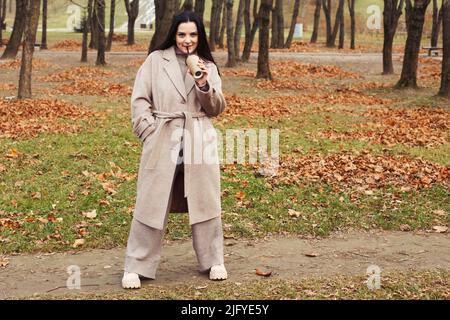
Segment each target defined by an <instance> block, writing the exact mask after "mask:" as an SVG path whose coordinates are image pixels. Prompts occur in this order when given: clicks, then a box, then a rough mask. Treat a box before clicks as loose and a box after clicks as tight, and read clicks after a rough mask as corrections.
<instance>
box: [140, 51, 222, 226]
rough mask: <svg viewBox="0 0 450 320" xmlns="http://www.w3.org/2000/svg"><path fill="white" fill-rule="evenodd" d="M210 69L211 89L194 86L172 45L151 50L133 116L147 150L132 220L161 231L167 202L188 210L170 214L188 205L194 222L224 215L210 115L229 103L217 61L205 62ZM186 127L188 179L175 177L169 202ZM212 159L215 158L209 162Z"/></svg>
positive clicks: (141, 165) (142, 158) (186, 169)
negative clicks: (205, 154) (223, 89)
mask: <svg viewBox="0 0 450 320" xmlns="http://www.w3.org/2000/svg"><path fill="white" fill-rule="evenodd" d="M206 67H207V68H208V70H209V76H208V84H209V87H210V88H209V91H207V92H203V91H201V90H200V89H199V88H198V87H197V86H196V85H195V81H194V79H193V77H192V76H191V75H190V74H189V73H188V74H187V75H186V79H185V81H183V77H182V74H181V69H180V66H179V63H178V60H177V58H176V55H175V49H174V47H171V48H169V49H166V50H159V51H154V52H152V53H151V54H150V55H149V56H148V57H147V58H146V60H145V62H144V63H143V64H142V66H141V67H140V68H139V70H138V72H137V75H136V79H135V83H134V87H133V93H132V96H131V120H132V124H133V132H134V133H135V134H136V136H137V137H138V138H139V139H140V140H141V141H142V142H143V149H142V154H141V160H140V164H139V173H138V181H137V199H136V206H135V210H134V218H135V219H137V220H138V221H140V222H142V223H144V224H146V225H148V226H150V227H153V228H156V229H160V230H162V229H163V224H164V217H165V214H166V210H167V206H168V205H170V206H171V208H176V207H178V208H180V207H181V208H183V207H185V210H177V209H172V210H171V212H180V211H181V212H186V211H187V210H186V209H187V208H188V211H189V223H190V224H194V223H198V222H202V221H206V220H209V219H212V218H215V217H217V216H220V214H221V203H220V167H219V159H218V154H217V134H216V132H215V129H214V127H213V125H212V123H211V120H210V117H214V116H217V115H219V114H220V113H221V112H223V111H224V109H225V107H226V102H225V99H224V97H223V93H222V82H221V79H220V76H219V74H218V70H217V67H216V65H215V64H214V63H207V64H206ZM183 128H185V129H186V132H185V137H184V139H183V140H184V141H185V142H186V144H185V145H184V179H183V177H182V178H181V179H179V176H178V177H177V179H176V181H175V185H174V194H173V198H172V199H173V200H172V203H171V204H169V203H168V202H169V199H170V191H171V187H172V182H173V181H174V173H175V167H176V157H175V159H174V155H175V154H176V155H178V151H179V149H180V146H181V138H182V135H183V133H182V129H183ZM193 131H195V133H194V132H193ZM198 133H200V134H198ZM186 134H187V136H190V137H191V139H188V138H187V137H186ZM188 141H191V143H188ZM205 146H208V147H207V149H205ZM202 150H207V153H208V159H209V160H208V161H200V162H199V161H198V159H199V156H198V155H199V153H197V152H200V158H202V157H201V155H202ZM203 152H205V151H203ZM211 157H212V158H213V159H214V160H215V161H211ZM189 159H191V160H189ZM195 159H197V160H195ZM183 180H184V181H183ZM184 196H186V198H187V206H184V205H183V204H182V203H181V202H182V201H186V198H185V197H184Z"/></svg>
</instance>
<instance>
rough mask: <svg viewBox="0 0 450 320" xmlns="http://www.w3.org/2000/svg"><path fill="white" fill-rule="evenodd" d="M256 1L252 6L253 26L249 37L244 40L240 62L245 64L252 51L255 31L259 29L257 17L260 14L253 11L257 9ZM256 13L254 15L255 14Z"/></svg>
mask: <svg viewBox="0 0 450 320" xmlns="http://www.w3.org/2000/svg"><path fill="white" fill-rule="evenodd" d="M257 5H258V1H257V0H255V2H254V6H253V25H252V30H251V31H250V36H249V37H248V38H247V37H246V38H245V44H244V51H243V52H242V62H247V61H248V60H249V59H250V53H251V51H252V46H253V41H254V39H255V35H256V31H257V30H258V28H259V22H260V19H259V15H260V12H256V11H255V7H256V9H257ZM255 12H256V13H255Z"/></svg>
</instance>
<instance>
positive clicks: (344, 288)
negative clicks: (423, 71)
mask: <svg viewBox="0 0 450 320" xmlns="http://www.w3.org/2000/svg"><path fill="white" fill-rule="evenodd" d="M449 276H450V272H449V271H447V270H433V271H415V272H412V271H405V272H389V273H387V274H384V273H382V274H381V278H380V285H381V286H380V288H379V289H374V290H371V289H369V288H368V286H367V280H368V278H367V277H366V276H329V277H317V276H314V277H308V278H304V277H302V278H300V279H298V280H286V279H280V278H268V279H265V278H260V279H252V280H246V281H244V282H240V283H237V282H231V281H225V282H221V283H213V282H208V283H204V282H200V281H199V282H198V283H194V284H177V285H169V286H168V285H164V286H157V285H145V286H143V288H142V289H140V290H134V291H120V292H102V293H83V294H79V293H78V294H76V293H74V294H70V295H69V294H66V295H60V296H52V295H40V296H33V297H30V298H31V299H50V300H51V299H58V300H72V299H76V300H78V299H88V300H90V299H95V300H97V299H100V300H116V299H119V300H122V299H127V300H128V299H131V300H137V299H139V300H140V299H142V300H169V299H177V300H185V299H188V300H191V299H195V300H215V299H219V300H222V299H226V300H235V299H248V300H253V299H255V300H279V299H300V300H318V299H319V300H322V299H326V300H329V299H331V300H335V299H337V300H360V299H364V300H365V299H370V300H373V299H399V300H404V299H406V300H416V299H421V300H429V299H432V300H435V299H444V300H446V299H449V298H450V296H449V292H448V286H449V281H448V279H449ZM255 277H256V276H255Z"/></svg>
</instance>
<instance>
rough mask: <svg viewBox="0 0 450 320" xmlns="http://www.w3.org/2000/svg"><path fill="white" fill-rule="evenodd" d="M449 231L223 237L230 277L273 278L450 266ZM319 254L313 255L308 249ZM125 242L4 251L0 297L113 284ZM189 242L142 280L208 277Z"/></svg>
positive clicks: (113, 287) (172, 246)
mask: <svg viewBox="0 0 450 320" xmlns="http://www.w3.org/2000/svg"><path fill="white" fill-rule="evenodd" d="M449 252H450V236H449V235H448V234H413V233H404V232H384V231H377V232H370V233H351V234H335V235H333V236H331V237H329V238H325V239H319V240H317V239H314V240H305V239H299V238H292V237H288V238H269V239H265V240H233V239H227V240H226V241H225V255H226V265H227V268H228V271H229V274H230V277H229V280H228V281H234V282H242V281H247V280H252V279H253V280H256V279H257V278H258V276H256V275H255V272H254V270H255V268H257V267H258V268H261V269H263V270H273V276H274V277H278V278H287V279H299V278H300V277H303V276H312V275H320V276H332V275H336V274H343V275H364V274H365V273H366V270H367V267H368V266H370V265H377V266H379V267H380V268H381V272H382V273H383V272H391V271H394V270H398V271H401V270H423V269H434V268H444V269H449V268H450V255H449ZM311 254H313V255H317V256H315V257H310V256H308V255H311ZM123 255H124V248H116V249H111V250H90V251H82V252H78V253H74V252H66V253H55V254H38V255H20V256H14V257H9V265H8V266H7V267H6V268H2V269H0V299H3V298H7V297H24V296H31V295H33V294H44V293H49V294H54V295H59V294H67V293H82V292H93V291H95V292H97V293H98V292H102V291H117V290H122V289H121V288H120V279H121V275H122V268H123ZM70 265H77V266H79V268H80V270H81V289H80V290H69V289H67V288H66V281H67V278H68V276H69V275H68V273H67V271H66V270H67V267H68V266H70ZM196 268H197V262H196V257H195V253H194V251H193V249H192V245H191V242H190V241H184V242H174V243H166V244H165V246H164V251H163V259H162V261H161V264H160V267H159V269H158V274H157V277H158V279H156V280H146V281H144V282H143V284H144V285H153V284H154V285H164V284H176V283H187V282H192V281H198V280H200V281H205V282H207V281H209V280H207V276H206V275H203V274H200V273H198V272H197V269H196Z"/></svg>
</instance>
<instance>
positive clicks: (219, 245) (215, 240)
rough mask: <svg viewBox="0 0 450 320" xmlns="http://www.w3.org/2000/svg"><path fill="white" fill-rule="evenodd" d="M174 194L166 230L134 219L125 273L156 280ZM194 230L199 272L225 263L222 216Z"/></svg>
mask: <svg viewBox="0 0 450 320" xmlns="http://www.w3.org/2000/svg"><path fill="white" fill-rule="evenodd" d="M182 155H183V149H181V150H180V157H179V158H178V162H177V166H176V169H175V174H174V181H175V177H176V175H177V174H178V172H179V171H180V170H181V171H183V161H182ZM172 191H173V182H172ZM172 191H171V193H170V195H171V196H170V199H169V203H168V206H167V211H166V216H165V219H164V228H163V230H158V229H155V228H152V227H149V226H147V225H145V224H143V223H141V222H139V221H138V220H136V219H133V220H132V222H131V229H130V234H129V237H128V243H127V249H126V254H125V271H126V272H133V273H137V274H139V275H141V276H144V277H146V278H151V279H155V277H156V270H157V268H158V265H159V262H160V260H161V249H162V245H163V240H164V234H165V231H166V227H167V220H168V217H169V209H170V203H171V201H172ZM191 228H192V239H193V247H194V250H195V253H196V256H197V260H198V263H199V271H200V272H205V271H208V270H209V269H210V268H211V267H212V266H214V265H217V264H223V263H224V258H223V230H222V220H221V218H220V216H219V217H217V218H214V219H210V220H207V221H204V222H200V223H196V224H193V225H192V226H191Z"/></svg>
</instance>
